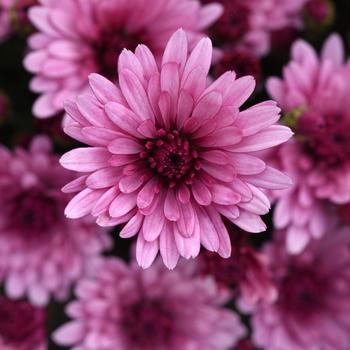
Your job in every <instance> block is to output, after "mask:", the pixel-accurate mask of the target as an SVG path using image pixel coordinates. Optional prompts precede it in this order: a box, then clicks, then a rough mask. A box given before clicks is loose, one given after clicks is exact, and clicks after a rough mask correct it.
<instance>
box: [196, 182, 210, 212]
mask: <svg viewBox="0 0 350 350" xmlns="http://www.w3.org/2000/svg"><path fill="white" fill-rule="evenodd" d="M191 189H192V194H193V197H194V199H195V200H196V201H197V203H198V204H200V205H204V206H205V205H210V203H211V200H212V197H211V193H210V191H209V189H208V187H207V186H205V185H204V183H203V182H202V181H200V180H194V181H193V184H192V187H191Z"/></svg>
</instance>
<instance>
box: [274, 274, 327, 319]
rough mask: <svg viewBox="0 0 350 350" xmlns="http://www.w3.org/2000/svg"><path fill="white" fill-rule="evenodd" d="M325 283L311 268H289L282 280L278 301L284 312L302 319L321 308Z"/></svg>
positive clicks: (325, 287)
mask: <svg viewBox="0 0 350 350" xmlns="http://www.w3.org/2000/svg"><path fill="white" fill-rule="evenodd" d="M326 293H327V284H325V283H324V282H323V281H321V280H320V279H319V278H318V276H315V272H314V271H313V270H304V269H296V268H295V269H291V270H290V272H289V274H288V276H287V277H286V278H285V279H284V280H283V281H282V284H281V290H280V297H279V303H280V305H281V307H282V308H283V310H284V311H285V312H288V313H290V314H292V315H294V317H295V318H297V319H300V320H304V319H306V318H309V317H312V316H313V315H314V314H315V313H316V314H317V311H319V310H320V309H321V308H322V305H323V300H324V297H325V294H326Z"/></svg>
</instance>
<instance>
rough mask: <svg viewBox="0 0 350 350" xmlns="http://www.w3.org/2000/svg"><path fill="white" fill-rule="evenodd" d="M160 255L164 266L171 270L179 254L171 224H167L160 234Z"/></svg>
mask: <svg viewBox="0 0 350 350" xmlns="http://www.w3.org/2000/svg"><path fill="white" fill-rule="evenodd" d="M159 243H160V254H161V256H162V258H163V261H164V264H165V266H166V267H167V268H168V269H170V270H172V269H174V268H175V266H176V264H177V262H178V260H179V252H178V250H177V246H176V243H175V238H174V233H173V230H172V229H171V224H170V223H167V224H166V225H165V226H164V228H163V231H162V232H161V234H160V239H159Z"/></svg>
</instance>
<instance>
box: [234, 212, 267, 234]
mask: <svg viewBox="0 0 350 350" xmlns="http://www.w3.org/2000/svg"><path fill="white" fill-rule="evenodd" d="M233 222H234V223H235V224H236V225H237V226H238V227H240V228H241V229H242V230H244V231H247V232H252V233H259V232H264V231H266V225H265V223H264V222H263V221H262V219H261V218H260V216H259V215H256V214H252V213H250V212H247V211H245V210H240V213H239V217H238V218H237V219H235V220H233Z"/></svg>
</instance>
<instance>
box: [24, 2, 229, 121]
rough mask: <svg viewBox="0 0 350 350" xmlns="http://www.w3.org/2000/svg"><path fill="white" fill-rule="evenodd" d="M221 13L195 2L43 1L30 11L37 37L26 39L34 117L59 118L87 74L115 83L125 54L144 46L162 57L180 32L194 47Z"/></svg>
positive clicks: (26, 61) (79, 89) (82, 85)
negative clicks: (119, 61)
mask: <svg viewBox="0 0 350 350" xmlns="http://www.w3.org/2000/svg"><path fill="white" fill-rule="evenodd" d="M221 12H222V8H221V6H220V5H217V4H214V3H211V4H210V5H207V6H201V4H200V2H199V1H197V0H154V1H152V4H150V2H148V1H144V0H133V1H126V0H114V1H110V0H86V1H74V0H63V1H55V0H51V1H41V6H37V7H35V8H33V9H31V11H30V19H31V21H32V23H33V24H34V25H35V26H36V27H37V28H38V30H39V32H38V33H35V34H33V35H32V36H31V37H30V38H29V42H28V43H29V46H30V48H31V53H29V54H28V56H27V57H26V59H25V61H24V64H25V67H26V68H27V69H28V71H30V72H31V73H33V74H35V77H34V78H33V80H32V82H31V85H30V88H31V89H32V91H34V92H37V93H39V94H41V96H40V97H39V98H38V100H37V101H36V103H35V105H34V107H33V113H34V114H35V115H36V116H37V117H39V118H48V117H51V116H53V115H55V114H56V113H58V112H61V111H62V109H63V102H64V101H65V100H66V99H68V98H75V96H76V95H77V94H79V93H81V92H82V91H84V89H85V88H86V86H87V77H88V75H89V74H90V73H93V72H95V73H100V74H102V75H104V76H105V77H107V78H109V79H111V80H113V81H114V80H115V79H116V66H117V57H118V55H119V53H120V52H121V51H122V50H123V49H124V48H127V49H130V50H134V49H135V48H136V46H137V45H138V44H146V45H147V46H148V47H150V48H151V50H152V52H154V54H155V55H156V56H158V57H160V55H161V54H162V52H163V50H164V47H165V45H166V43H167V40H168V39H169V38H170V36H171V34H172V33H173V32H174V31H175V30H176V29H178V28H181V27H182V28H183V29H185V30H186V31H187V33H188V35H189V38H190V45H191V46H192V47H193V45H194V44H195V43H196V42H197V41H198V40H199V39H200V38H201V37H202V36H203V31H204V30H205V29H206V28H207V27H208V26H209V25H210V24H211V23H213V22H214V21H215V20H216V19H217V18H218V17H219V16H220V14H221ZM77 18H79V21H77V20H76V19H77Z"/></svg>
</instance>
